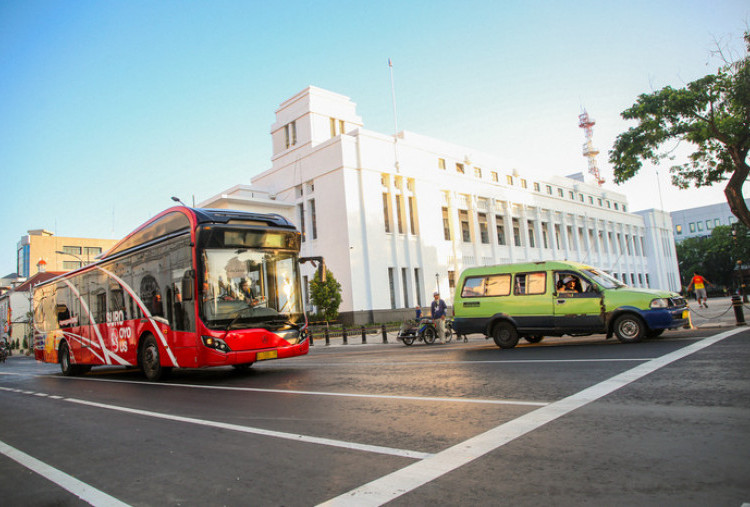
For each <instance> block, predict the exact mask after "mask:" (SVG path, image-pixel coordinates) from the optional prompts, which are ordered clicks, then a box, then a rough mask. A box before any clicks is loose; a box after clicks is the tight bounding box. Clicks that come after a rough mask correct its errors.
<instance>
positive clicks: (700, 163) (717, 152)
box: [609, 31, 750, 227]
mask: <svg viewBox="0 0 750 507" xmlns="http://www.w3.org/2000/svg"><path fill="white" fill-rule="evenodd" d="M744 40H745V44H746V54H745V57H744V58H742V59H739V60H737V61H735V62H727V63H725V65H724V66H723V67H721V68H719V70H718V71H717V73H716V74H709V75H707V76H705V77H703V78H701V79H698V80H696V81H693V82H691V83H688V84H687V86H685V87H684V88H680V89H674V88H672V87H670V86H667V87H665V88H662V89H661V90H658V91H656V92H654V93H649V94H642V95H640V96H639V97H638V100H637V101H636V103H635V104H633V105H632V106H631V107H630V108H629V109H627V110H625V111H624V112H623V113H622V114H621V116H622V117H623V118H624V119H626V120H636V121H637V122H638V125H637V126H635V127H631V128H630V129H629V130H628V131H627V132H624V133H622V134H620V135H619V136H618V137H617V139H616V140H615V144H614V147H613V149H612V150H611V151H610V152H609V161H610V163H611V164H612V165H613V167H614V179H615V182H616V183H622V182H624V181H626V180H628V179H630V178H632V177H633V176H635V175H636V174H637V173H638V171H639V170H640V169H641V167H642V165H643V161H650V162H652V163H654V164H658V163H659V162H660V161H661V160H663V159H664V158H665V157H668V156H669V153H665V152H663V151H661V150H660V148H661V147H662V146H663V145H664V144H665V143H668V142H675V141H676V142H679V141H684V142H687V143H689V144H690V145H691V146H692V147H693V148H694V151H693V152H692V153H691V154H690V155H689V157H688V160H689V161H688V162H686V163H684V164H682V165H675V166H672V167H671V169H670V172H671V174H672V184H673V185H675V186H677V187H679V188H687V187H689V186H690V185H691V183H692V184H694V185H695V186H696V187H702V186H707V185H713V184H714V183H718V182H721V181H725V180H727V178H728V179H729V181H728V183H727V185H726V187H725V189H724V194H725V195H726V197H727V202H728V203H729V207H730V208H731V210H732V213H734V214H735V216H737V218H739V219H740V220H741V221H742V222H743V223H744V224H745V225H747V226H748V227H750V211H748V208H747V205H746V204H745V199H744V197H743V195H742V185H743V184H744V183H745V180H746V179H747V177H748V174H749V173H750V166H748V150H749V149H750V31H748V32H745V34H744ZM725 62H726V60H725Z"/></svg>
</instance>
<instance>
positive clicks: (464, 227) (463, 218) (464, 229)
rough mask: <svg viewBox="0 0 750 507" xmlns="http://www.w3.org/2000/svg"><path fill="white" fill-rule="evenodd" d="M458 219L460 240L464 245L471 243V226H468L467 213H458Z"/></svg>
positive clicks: (462, 211)
mask: <svg viewBox="0 0 750 507" xmlns="http://www.w3.org/2000/svg"><path fill="white" fill-rule="evenodd" d="M458 219H459V221H460V222H461V239H462V240H463V242H464V243H471V224H469V212H468V211H466V210H461V211H459V212H458Z"/></svg>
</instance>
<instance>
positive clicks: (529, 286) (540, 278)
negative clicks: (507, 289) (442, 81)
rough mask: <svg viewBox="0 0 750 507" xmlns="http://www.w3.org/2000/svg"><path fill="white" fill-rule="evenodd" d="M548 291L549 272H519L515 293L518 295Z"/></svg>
mask: <svg viewBox="0 0 750 507" xmlns="http://www.w3.org/2000/svg"><path fill="white" fill-rule="evenodd" d="M546 291H547V273H546V272H545V271H541V272H539V273H519V274H517V275H516V285H515V288H514V289H513V293H514V294H517V295H523V294H526V295H532V294H544V293H545V292H546Z"/></svg>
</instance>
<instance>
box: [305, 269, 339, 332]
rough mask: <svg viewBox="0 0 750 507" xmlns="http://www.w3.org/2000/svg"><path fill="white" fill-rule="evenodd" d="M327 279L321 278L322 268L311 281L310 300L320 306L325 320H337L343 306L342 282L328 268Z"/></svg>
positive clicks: (319, 308)
mask: <svg viewBox="0 0 750 507" xmlns="http://www.w3.org/2000/svg"><path fill="white" fill-rule="evenodd" d="M325 278H326V279H325V281H324V282H322V281H321V280H320V270H318V271H316V272H315V276H314V277H313V279H312V281H311V282H310V300H311V301H312V304H313V305H315V306H316V307H317V308H318V311H319V312H320V313H321V314H322V315H323V318H325V320H336V319H337V318H338V316H339V306H341V284H340V283H339V282H338V281H336V279H335V278H334V277H333V273H331V271H330V270H329V269H326V276H325Z"/></svg>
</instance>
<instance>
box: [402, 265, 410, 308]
mask: <svg viewBox="0 0 750 507" xmlns="http://www.w3.org/2000/svg"><path fill="white" fill-rule="evenodd" d="M401 283H402V284H403V286H404V287H403V289H404V308H409V307H410V306H411V304H409V270H408V269H407V268H401Z"/></svg>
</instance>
